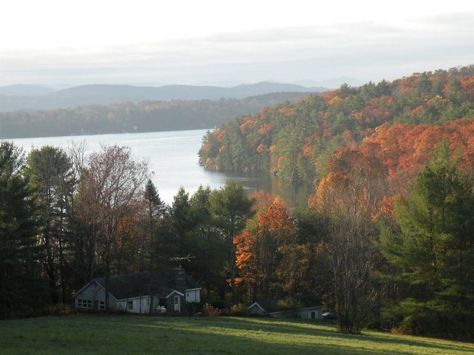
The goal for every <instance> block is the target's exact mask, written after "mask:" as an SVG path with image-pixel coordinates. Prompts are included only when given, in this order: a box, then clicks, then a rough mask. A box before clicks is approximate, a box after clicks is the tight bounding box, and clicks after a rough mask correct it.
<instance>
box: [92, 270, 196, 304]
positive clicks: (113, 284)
mask: <svg viewBox="0 0 474 355" xmlns="http://www.w3.org/2000/svg"><path fill="white" fill-rule="evenodd" d="M177 275H180V276H181V277H182V280H181V281H178V280H177V279H178V277H177ZM92 281H95V282H97V283H98V284H100V285H101V286H102V287H104V289H105V277H98V278H95V279H94V280H92ZM196 286H197V283H196V281H195V280H194V279H193V278H192V277H190V276H189V275H186V274H185V273H184V270H182V269H180V268H169V269H162V270H161V271H160V272H154V273H151V272H135V273H129V274H119V275H111V276H110V277H109V285H108V290H109V292H110V293H111V294H112V295H113V296H114V297H115V298H116V299H119V300H120V299H124V298H132V297H137V296H144V295H150V294H155V295H159V296H163V297H165V296H166V295H167V294H169V293H170V292H171V291H173V290H178V291H184V290H185V289H188V288H195V287H196Z"/></svg>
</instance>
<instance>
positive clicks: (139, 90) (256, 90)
mask: <svg viewBox="0 0 474 355" xmlns="http://www.w3.org/2000/svg"><path fill="white" fill-rule="evenodd" d="M46 90H47V89H46ZM25 91H26V90H25ZM321 91H325V89H324V88H322V87H313V88H308V87H304V86H301V85H294V84H282V83H271V82H260V83H256V84H248V85H238V86H234V87H218V86H193V85H165V86H160V87H153V86H132V85H103V84H101V85H82V86H75V87H71V88H67V89H63V90H57V91H51V92H48V93H42V94H38V95H36V96H35V95H31V94H29V95H27V94H20V93H21V90H17V92H18V93H19V94H18V95H11V94H2V92H1V90H0V112H9V111H19V110H22V111H30V110H48V109H58V108H72V107H76V106H84V105H109V104H113V103H119V102H134V103H136V102H140V101H145V100H161V101H168V100H216V99H221V98H223V99H241V98H245V97H250V96H257V95H264V94H269V93H279V92H306V93H307V92H321ZM10 92H14V91H10ZM31 92H33V89H32V91H31Z"/></svg>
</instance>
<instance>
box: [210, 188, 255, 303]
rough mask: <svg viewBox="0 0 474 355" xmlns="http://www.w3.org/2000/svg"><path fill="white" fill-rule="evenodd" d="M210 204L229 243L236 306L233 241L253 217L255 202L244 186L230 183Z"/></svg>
mask: <svg viewBox="0 0 474 355" xmlns="http://www.w3.org/2000/svg"><path fill="white" fill-rule="evenodd" d="M210 203H211V212H212V215H213V216H214V218H215V225H216V227H217V228H218V229H219V233H220V235H221V237H222V239H223V240H224V241H225V242H226V243H227V250H228V269H229V276H230V286H231V289H232V302H233V304H236V303H237V288H236V285H235V278H236V276H237V267H236V264H235V246H234V243H233V240H234V237H235V236H236V235H237V234H239V233H240V232H241V231H242V230H243V229H244V227H245V222H246V220H247V218H249V217H251V215H252V205H253V203H254V201H253V200H251V199H249V198H248V197H247V195H246V194H245V191H244V189H243V187H242V186H240V185H239V184H237V183H236V182H235V181H230V182H227V183H226V184H225V186H224V187H223V188H222V189H220V190H216V191H214V192H213V193H212V194H211V196H210Z"/></svg>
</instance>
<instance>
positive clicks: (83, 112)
mask: <svg viewBox="0 0 474 355" xmlns="http://www.w3.org/2000/svg"><path fill="white" fill-rule="evenodd" d="M307 95H309V93H301V92H293V93H272V94H266V95H261V96H252V97H247V98H244V99H220V100H195V101H192V100H189V101H188V100H172V101H144V102H140V103H133V102H123V103H117V104H111V105H108V106H101V105H93V106H78V107H76V108H71V109H57V110H49V111H18V112H4V113H0V138H19V137H41V136H62V135H79V134H102V133H122V132H151V131H167V130H179V129H200V128H211V127H214V126H216V125H220V124H222V123H224V122H226V121H228V120H230V119H232V118H234V117H236V116H239V115H243V114H251V113H256V112H258V111H259V110H261V108H262V107H264V106H267V105H276V104H278V103H282V102H287V101H292V100H295V99H298V98H301V97H304V96H307Z"/></svg>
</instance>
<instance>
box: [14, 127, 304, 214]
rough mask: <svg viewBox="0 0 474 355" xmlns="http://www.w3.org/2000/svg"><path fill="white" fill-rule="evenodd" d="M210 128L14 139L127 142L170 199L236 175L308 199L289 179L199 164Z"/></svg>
mask: <svg viewBox="0 0 474 355" xmlns="http://www.w3.org/2000/svg"><path fill="white" fill-rule="evenodd" d="M206 132H207V130H202V129H199V130H187V131H166V132H146V133H120V134H100V135H87V136H66V137H41V138H18V139H12V141H13V142H14V143H15V144H16V145H18V146H21V147H23V149H24V150H25V151H27V152H28V151H30V150H31V149H32V148H38V147H41V146H43V145H52V146H56V147H60V148H64V149H68V148H69V147H71V146H72V145H73V144H80V143H84V144H85V149H86V152H87V153H91V152H97V151H99V150H100V149H101V147H103V146H110V145H120V146H127V147H129V148H130V149H131V152H132V154H133V156H134V158H136V159H143V160H145V161H147V162H148V166H149V169H150V171H151V172H152V176H151V178H152V180H153V182H154V183H155V185H156V187H157V189H158V192H159V194H160V197H161V198H162V199H163V200H164V201H165V202H167V203H171V202H172V201H173V196H174V195H175V194H176V193H177V191H178V189H179V188H180V187H181V186H182V187H184V188H185V190H186V191H188V192H190V193H193V192H195V191H196V190H197V189H198V187H199V186H200V185H204V186H210V187H211V188H213V189H215V188H220V187H222V186H223V185H224V184H225V183H226V181H227V180H229V179H233V180H235V181H237V182H238V183H240V184H241V185H242V186H243V187H244V188H245V189H247V190H249V191H254V190H257V189H263V190H265V191H269V192H272V193H273V194H275V195H279V196H281V197H282V198H283V199H285V200H286V201H287V202H288V203H289V204H290V205H297V204H300V202H304V201H306V197H307V191H305V190H304V189H303V190H302V189H295V188H292V187H290V186H288V184H287V183H285V182H281V181H278V180H277V179H274V178H267V177H262V176H260V177H244V176H238V175H231V174H224V173H219V172H211V171H207V170H205V169H204V168H202V167H201V166H199V161H198V151H199V148H200V147H201V142H202V138H203V136H204V135H205V134H206Z"/></svg>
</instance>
